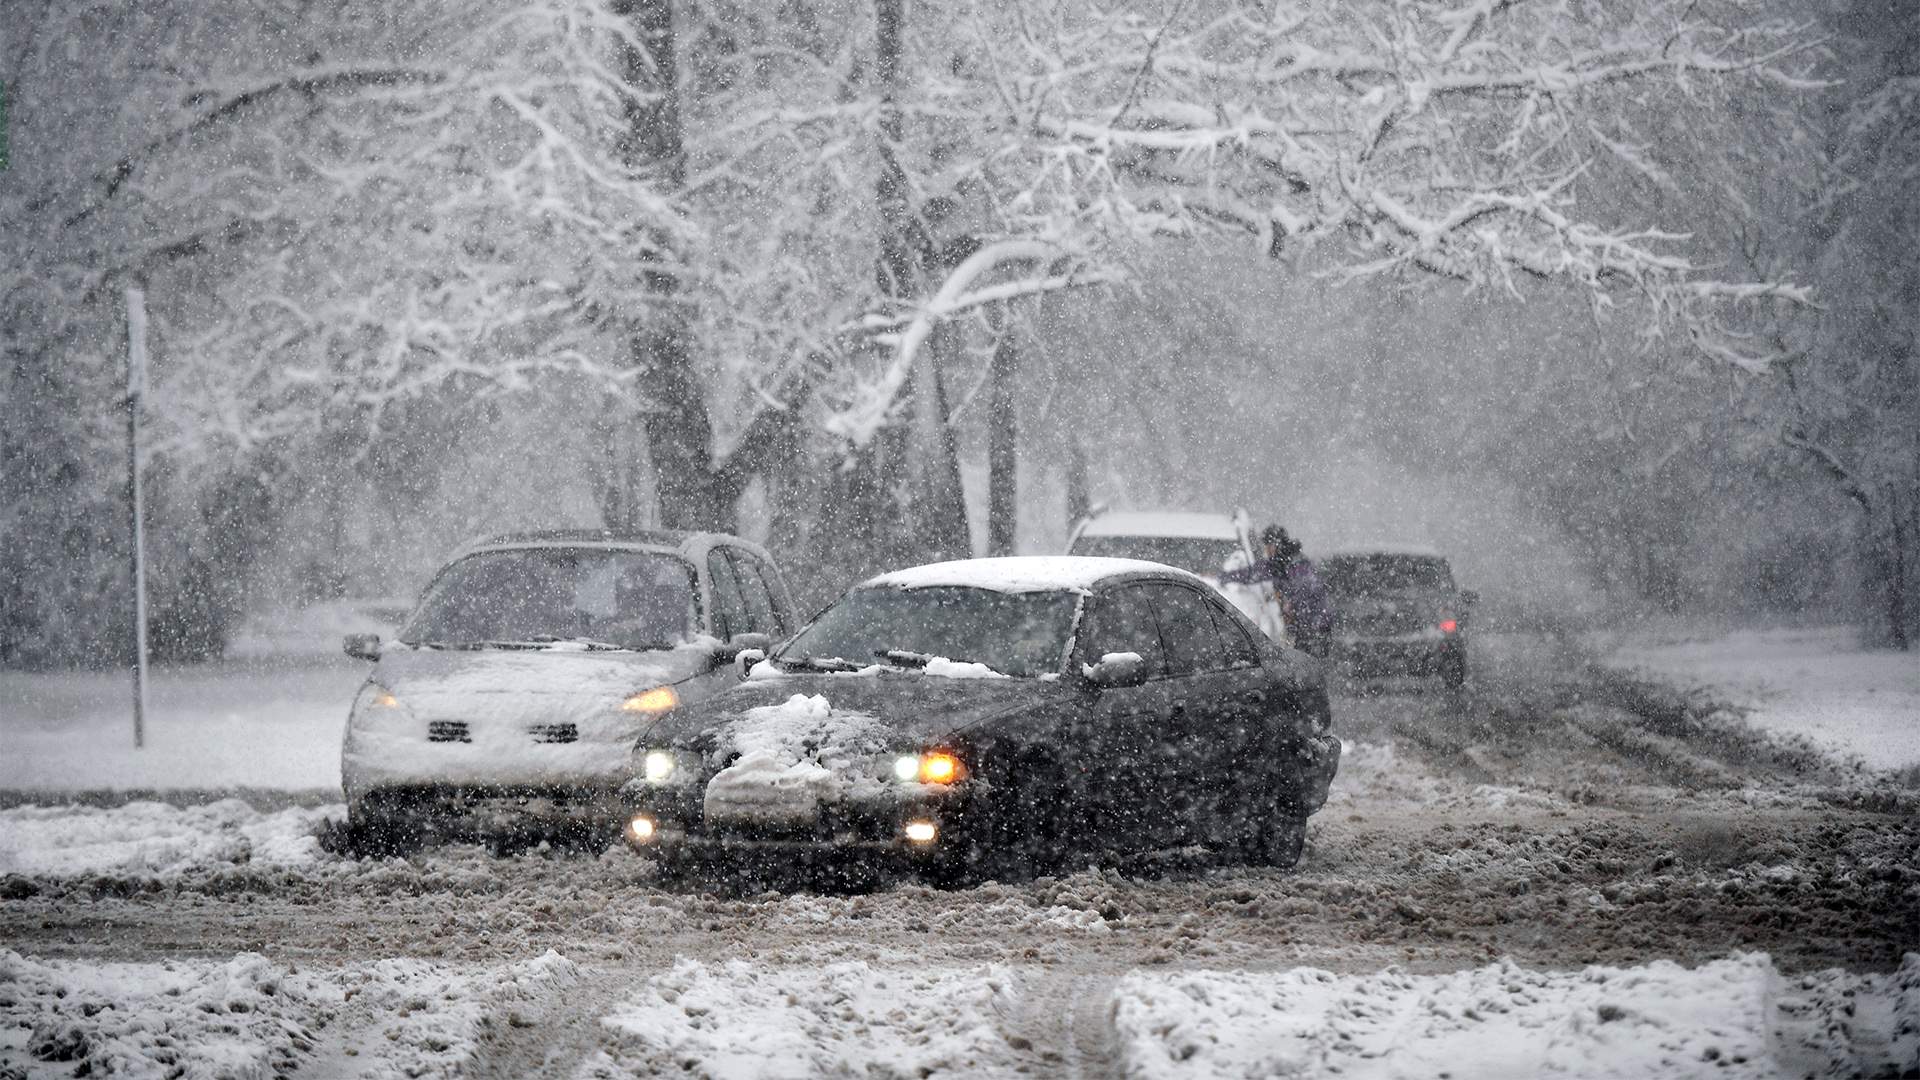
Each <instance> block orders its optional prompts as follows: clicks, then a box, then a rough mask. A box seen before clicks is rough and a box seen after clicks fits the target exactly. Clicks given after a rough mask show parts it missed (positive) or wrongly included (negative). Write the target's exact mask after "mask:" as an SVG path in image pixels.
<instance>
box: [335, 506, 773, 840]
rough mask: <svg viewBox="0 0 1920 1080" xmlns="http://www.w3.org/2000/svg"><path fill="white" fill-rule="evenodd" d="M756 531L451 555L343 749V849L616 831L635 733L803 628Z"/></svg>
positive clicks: (352, 651) (553, 535) (381, 663)
mask: <svg viewBox="0 0 1920 1080" xmlns="http://www.w3.org/2000/svg"><path fill="white" fill-rule="evenodd" d="M797 625H798V620H797V619H796V618H795V613H794V610H793V602H792V599H791V596H790V594H789V593H788V591H787V585H786V582H785V580H784V579H783V578H782V576H781V574H780V571H779V569H778V568H777V567H775V566H774V563H773V560H772V559H770V558H768V556H767V553H766V552H765V551H764V550H763V549H761V548H760V547H759V546H758V545H756V544H753V543H750V542H748V541H745V540H742V539H740V538H738V537H735V536H729V535H726V534H722V533H704V532H666V531H660V532H633V533H613V532H599V531H566V532H542V533H524V534H517V535H510V536H502V537H496V538H494V539H490V540H486V541H482V542H480V543H477V544H473V545H471V546H469V547H468V548H467V549H465V550H463V551H462V552H460V553H459V555H457V556H456V557H455V558H454V559H453V560H452V561H451V562H449V563H448V564H447V565H446V566H445V567H444V568H443V569H441V570H440V572H439V573H438V574H436V575H434V578H433V580H432V582H431V583H430V584H429V585H428V586H427V588H426V590H425V592H424V593H423V594H422V596H421V599H420V602H419V604H418V605H417V606H416V607H415V608H414V610H413V613H412V614H411V615H410V616H409V617H408V618H407V620H406V622H405V623H404V624H403V625H402V626H401V628H400V631H399V634H398V636H397V638H396V639H395V640H393V641H386V642H383V641H381V640H380V639H379V637H378V636H377V635H373V634H355V635H349V636H348V637H347V639H346V651H347V653H348V654H349V655H351V656H355V657H359V658H361V659H365V660H370V661H372V662H373V664H374V667H373V671H372V672H371V673H370V674H369V676H368V678H367V681H366V683H365V685H364V686H362V687H361V689H360V693H359V695H358V697H357V698H356V699H355V700H354V703H353V708H352V711H351V712H350V713H349V714H348V717H347V727H346V735H345V738H344V740H343V744H342V747H341V756H340V766H341V768H340V772H341V781H342V786H343V787H344V788H345V790H346V797H347V822H346V824H345V826H344V827H342V828H339V829H336V830H335V832H334V833H333V834H332V840H333V841H334V842H333V843H331V844H330V846H334V847H336V848H337V849H339V850H342V851H350V852H354V853H361V852H366V853H387V852H394V851H404V850H408V849H411V848H413V847H415V846H418V845H419V844H420V843H422V842H424V841H426V840H430V839H480V840H484V841H486V842H487V843H488V844H489V845H490V846H492V847H494V848H495V849H496V851H497V852H499V853H504V852H505V851H506V850H511V849H514V848H517V847H519V846H522V845H524V844H527V843H534V842H538V841H539V840H543V839H548V838H554V839H561V838H566V839H573V840H576V841H583V842H589V843H604V842H610V841H611V840H612V839H613V838H614V837H616V836H617V835H618V829H619V826H620V823H621V821H622V820H623V819H622V810H621V804H620V800H619V798H618V792H619V789H620V787H621V785H623V784H624V783H626V782H627V781H628V780H629V779H631V778H632V770H631V753H632V750H633V746H634V740H635V738H636V737H637V736H638V734H639V732H640V731H642V730H643V729H645V728H646V727H647V726H648V725H650V724H651V722H652V721H653V720H655V719H657V718H658V717H659V716H660V715H661V714H663V713H668V712H671V711H673V710H674V709H677V708H679V707H681V706H682V705H686V704H690V703H692V702H695V701H698V700H700V699H702V698H704V697H707V696H708V695H710V694H713V693H715V692H716V691H718V690H720V689H722V688H724V687H726V686H729V685H732V684H733V683H734V682H735V681H737V678H738V676H737V674H736V672H735V666H734V663H733V661H734V659H735V658H736V657H737V656H738V655H739V653H740V652H741V651H743V650H745V649H747V648H762V649H764V648H767V647H769V646H771V645H772V644H773V643H774V642H776V641H779V640H780V639H782V638H785V637H786V636H787V635H788V633H789V632H790V631H791V630H793V629H795V628H797Z"/></svg>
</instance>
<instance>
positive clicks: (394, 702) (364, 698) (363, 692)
mask: <svg viewBox="0 0 1920 1080" xmlns="http://www.w3.org/2000/svg"><path fill="white" fill-rule="evenodd" d="M400 708H402V706H401V704H400V699H399V698H397V697H395V696H394V693H393V691H391V690H389V689H387V688H386V687H384V686H381V685H380V684H379V683H377V682H373V681H371V680H369V681H368V682H367V685H365V686H363V687H361V688H360V693H359V695H358V696H357V697H355V698H354V699H353V711H354V712H355V713H363V712H387V711H397V710H399V709H400Z"/></svg>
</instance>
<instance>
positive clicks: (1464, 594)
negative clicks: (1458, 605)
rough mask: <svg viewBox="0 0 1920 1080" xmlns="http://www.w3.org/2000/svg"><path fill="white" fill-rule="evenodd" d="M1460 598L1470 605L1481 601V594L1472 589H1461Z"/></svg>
mask: <svg viewBox="0 0 1920 1080" xmlns="http://www.w3.org/2000/svg"><path fill="white" fill-rule="evenodd" d="M1460 600H1461V602H1463V603H1465V604H1467V605H1468V606H1472V605H1474V604H1477V603H1479V602H1480V594H1479V593H1477V592H1475V591H1474V590H1472V589H1461V590H1460Z"/></svg>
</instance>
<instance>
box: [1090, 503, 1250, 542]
mask: <svg viewBox="0 0 1920 1080" xmlns="http://www.w3.org/2000/svg"><path fill="white" fill-rule="evenodd" d="M1080 535H1081V536H1184V537H1192V538H1196V539H1204V540H1237V539H1239V533H1238V532H1236V531H1235V530H1234V527H1233V518H1232V516H1231V515H1228V514H1208V513H1197V512H1195V511H1191V510H1115V511H1110V512H1108V513H1105V514H1101V515H1100V516H1099V517H1097V518H1094V519H1092V520H1091V521H1088V522H1087V524H1086V527H1085V528H1083V529H1081V530H1080Z"/></svg>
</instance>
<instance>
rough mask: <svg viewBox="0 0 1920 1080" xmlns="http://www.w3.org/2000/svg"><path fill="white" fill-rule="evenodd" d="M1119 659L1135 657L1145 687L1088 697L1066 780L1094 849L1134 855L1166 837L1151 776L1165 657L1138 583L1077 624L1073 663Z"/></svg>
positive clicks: (1117, 589) (1157, 783) (1099, 603)
mask: <svg viewBox="0 0 1920 1080" xmlns="http://www.w3.org/2000/svg"><path fill="white" fill-rule="evenodd" d="M1123 652H1131V653H1139V654H1140V658H1141V659H1142V660H1143V661H1145V662H1146V668H1147V681H1146V682H1145V683H1143V684H1141V685H1139V686H1114V687H1107V688H1104V689H1100V690H1097V691H1094V692H1093V694H1092V696H1091V699H1090V700H1089V702H1088V706H1087V709H1086V711H1085V713H1084V714H1083V715H1082V717H1081V722H1080V723H1079V724H1077V725H1075V730H1074V731H1073V733H1072V735H1071V737H1072V738H1074V740H1075V742H1076V744H1077V746H1076V751H1077V752H1076V754H1075V755H1074V757H1075V759H1076V760H1077V761H1078V762H1079V763H1080V773H1079V775H1078V776H1075V777H1070V778H1069V779H1070V780H1073V781H1075V788H1076V790H1075V794H1076V796H1077V801H1078V803H1079V809H1080V811H1081V818H1082V821H1083V822H1084V824H1085V827H1086V828H1088V829H1090V830H1092V831H1091V833H1090V836H1091V838H1092V839H1094V840H1095V841H1097V842H1098V844H1099V845H1100V846H1104V847H1108V848H1112V849H1116V850H1138V849H1141V848H1147V847H1158V846H1161V845H1162V843H1163V841H1164V838H1165V835H1166V832H1167V823H1166V820H1165V799H1164V793H1165V785H1164V783H1163V778H1162V777H1160V776H1158V775H1156V773H1155V772H1154V768H1155V754H1156V747H1157V745H1158V743H1159V740H1160V738H1161V736H1162V732H1163V729H1164V727H1165V725H1166V723H1167V712H1168V709H1169V706H1170V700H1169V697H1168V685H1167V680H1166V678H1165V672H1166V650H1165V648H1164V646H1163V645H1162V644H1161V639H1160V630H1159V626H1158V624H1157V623H1156V622H1155V621H1154V617H1153V594H1152V593H1151V592H1150V591H1149V589H1148V587H1147V586H1146V585H1145V584H1143V583H1122V584H1119V585H1114V586H1110V587H1108V588H1107V589H1104V590H1102V591H1101V592H1100V593H1098V594H1097V595H1096V596H1094V597H1093V598H1092V599H1091V600H1090V601H1089V604H1088V611H1087V613H1086V615H1085V617H1084V618H1083V619H1082V622H1081V628H1080V635H1079V643H1078V646H1077V647H1076V654H1077V660H1076V662H1077V663H1080V664H1094V663H1098V662H1099V660H1100V658H1101V657H1102V656H1104V655H1106V654H1108V653H1123Z"/></svg>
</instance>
